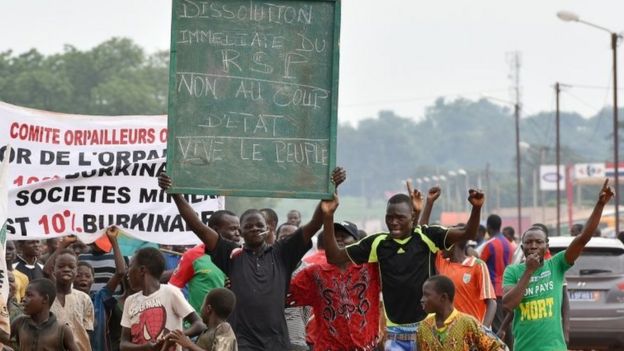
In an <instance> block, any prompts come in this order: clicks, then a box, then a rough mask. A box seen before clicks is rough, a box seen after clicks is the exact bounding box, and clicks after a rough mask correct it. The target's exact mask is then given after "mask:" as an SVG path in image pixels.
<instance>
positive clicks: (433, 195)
mask: <svg viewBox="0 0 624 351" xmlns="http://www.w3.org/2000/svg"><path fill="white" fill-rule="evenodd" d="M440 194H442V189H440V187H439V186H437V185H436V186H434V187H432V188H430V189H429V192H427V203H426V204H425V209H424V210H423V213H422V217H421V218H420V225H426V224H429V217H431V211H432V210H433V204H434V202H435V201H436V200H437V199H438V198H439V197H440Z"/></svg>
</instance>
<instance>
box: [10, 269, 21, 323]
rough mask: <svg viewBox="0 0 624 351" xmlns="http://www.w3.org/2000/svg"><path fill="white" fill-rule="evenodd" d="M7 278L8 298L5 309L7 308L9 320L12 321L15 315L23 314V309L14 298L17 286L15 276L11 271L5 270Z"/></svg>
mask: <svg viewBox="0 0 624 351" xmlns="http://www.w3.org/2000/svg"><path fill="white" fill-rule="evenodd" d="M7 278H8V281H9V299H8V300H7V309H8V310H9V320H10V321H11V323H13V321H14V320H16V319H17V317H19V316H21V315H23V314H24V309H23V307H22V305H21V304H20V303H19V302H17V299H16V298H15V292H16V291H17V288H16V285H15V276H14V275H13V271H7Z"/></svg>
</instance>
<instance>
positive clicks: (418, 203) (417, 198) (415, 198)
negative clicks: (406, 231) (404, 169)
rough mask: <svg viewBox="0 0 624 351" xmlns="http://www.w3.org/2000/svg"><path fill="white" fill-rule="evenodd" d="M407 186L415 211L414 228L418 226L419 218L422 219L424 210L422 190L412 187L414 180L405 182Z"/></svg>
mask: <svg viewBox="0 0 624 351" xmlns="http://www.w3.org/2000/svg"><path fill="white" fill-rule="evenodd" d="M405 185H407V193H408V195H409V197H410V200H412V208H413V209H414V222H413V224H414V226H417V225H418V218H420V213H421V212H422V209H423V196H422V193H421V192H420V190H418V189H414V186H413V185H412V180H411V179H408V180H407V181H405Z"/></svg>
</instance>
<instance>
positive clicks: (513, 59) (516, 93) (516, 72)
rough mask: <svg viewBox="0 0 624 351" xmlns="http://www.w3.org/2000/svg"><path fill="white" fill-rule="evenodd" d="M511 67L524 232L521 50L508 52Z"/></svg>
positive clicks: (517, 173) (520, 208)
mask: <svg viewBox="0 0 624 351" xmlns="http://www.w3.org/2000/svg"><path fill="white" fill-rule="evenodd" d="M508 62H509V66H510V68H511V74H510V76H509V77H510V79H511V81H512V94H513V100H514V120H515V127H516V128H515V129H516V183H517V188H516V199H517V207H518V228H517V229H518V233H522V174H521V172H520V52H518V51H515V52H513V53H511V54H508Z"/></svg>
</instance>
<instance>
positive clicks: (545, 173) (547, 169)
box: [540, 165, 565, 191]
mask: <svg viewBox="0 0 624 351" xmlns="http://www.w3.org/2000/svg"><path fill="white" fill-rule="evenodd" d="M557 180H558V181H559V189H561V190H565V167H564V166H563V165H562V166H559V172H557V165H541V166H540V190H542V191H551V190H557Z"/></svg>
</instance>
